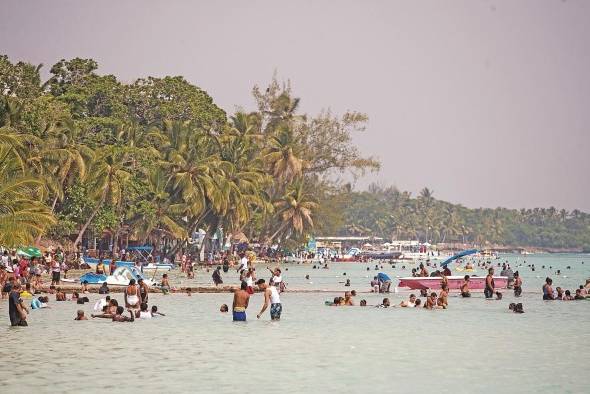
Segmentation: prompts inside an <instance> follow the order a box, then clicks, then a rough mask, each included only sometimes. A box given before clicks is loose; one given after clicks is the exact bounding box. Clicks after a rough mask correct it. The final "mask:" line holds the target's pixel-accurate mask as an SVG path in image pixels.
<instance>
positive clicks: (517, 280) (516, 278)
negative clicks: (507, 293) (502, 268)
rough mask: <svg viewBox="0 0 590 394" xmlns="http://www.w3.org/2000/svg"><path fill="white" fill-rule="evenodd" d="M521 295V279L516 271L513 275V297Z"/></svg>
mask: <svg viewBox="0 0 590 394" xmlns="http://www.w3.org/2000/svg"><path fill="white" fill-rule="evenodd" d="M521 294H522V278H521V277H520V274H519V273H518V271H516V272H515V273H514V296H515V297H520V295H521Z"/></svg>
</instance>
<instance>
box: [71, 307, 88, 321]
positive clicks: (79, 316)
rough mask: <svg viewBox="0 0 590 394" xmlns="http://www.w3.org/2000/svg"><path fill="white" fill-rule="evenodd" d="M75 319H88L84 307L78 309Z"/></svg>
mask: <svg viewBox="0 0 590 394" xmlns="http://www.w3.org/2000/svg"><path fill="white" fill-rule="evenodd" d="M74 320H88V318H87V317H86V316H85V315H84V311H83V310H82V309H78V312H77V313H76V317H75V318H74Z"/></svg>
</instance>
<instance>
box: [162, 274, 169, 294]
mask: <svg viewBox="0 0 590 394" xmlns="http://www.w3.org/2000/svg"><path fill="white" fill-rule="evenodd" d="M160 287H161V288H162V292H163V293H164V294H166V293H168V292H169V291H170V282H168V274H164V275H162V282H161V283H160Z"/></svg>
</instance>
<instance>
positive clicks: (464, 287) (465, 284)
mask: <svg viewBox="0 0 590 394" xmlns="http://www.w3.org/2000/svg"><path fill="white" fill-rule="evenodd" d="M461 297H463V298H467V297H471V293H470V292H469V275H465V277H464V278H463V284H462V285H461Z"/></svg>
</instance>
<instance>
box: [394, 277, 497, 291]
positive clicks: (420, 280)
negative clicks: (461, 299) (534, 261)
mask: <svg viewBox="0 0 590 394" xmlns="http://www.w3.org/2000/svg"><path fill="white" fill-rule="evenodd" d="M463 279H464V278H463V276H447V283H448V284H449V289H450V290H453V289H455V290H459V289H461V286H462V285H463ZM441 284H442V278H441V277H440V276H428V277H407V278H400V280H399V287H408V288H410V289H412V290H416V289H440V287H441ZM494 286H495V288H496V289H505V288H506V287H507V286H508V277H507V276H494ZM485 287H486V277H485V276H470V277H469V289H471V290H482V289H485Z"/></svg>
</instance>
